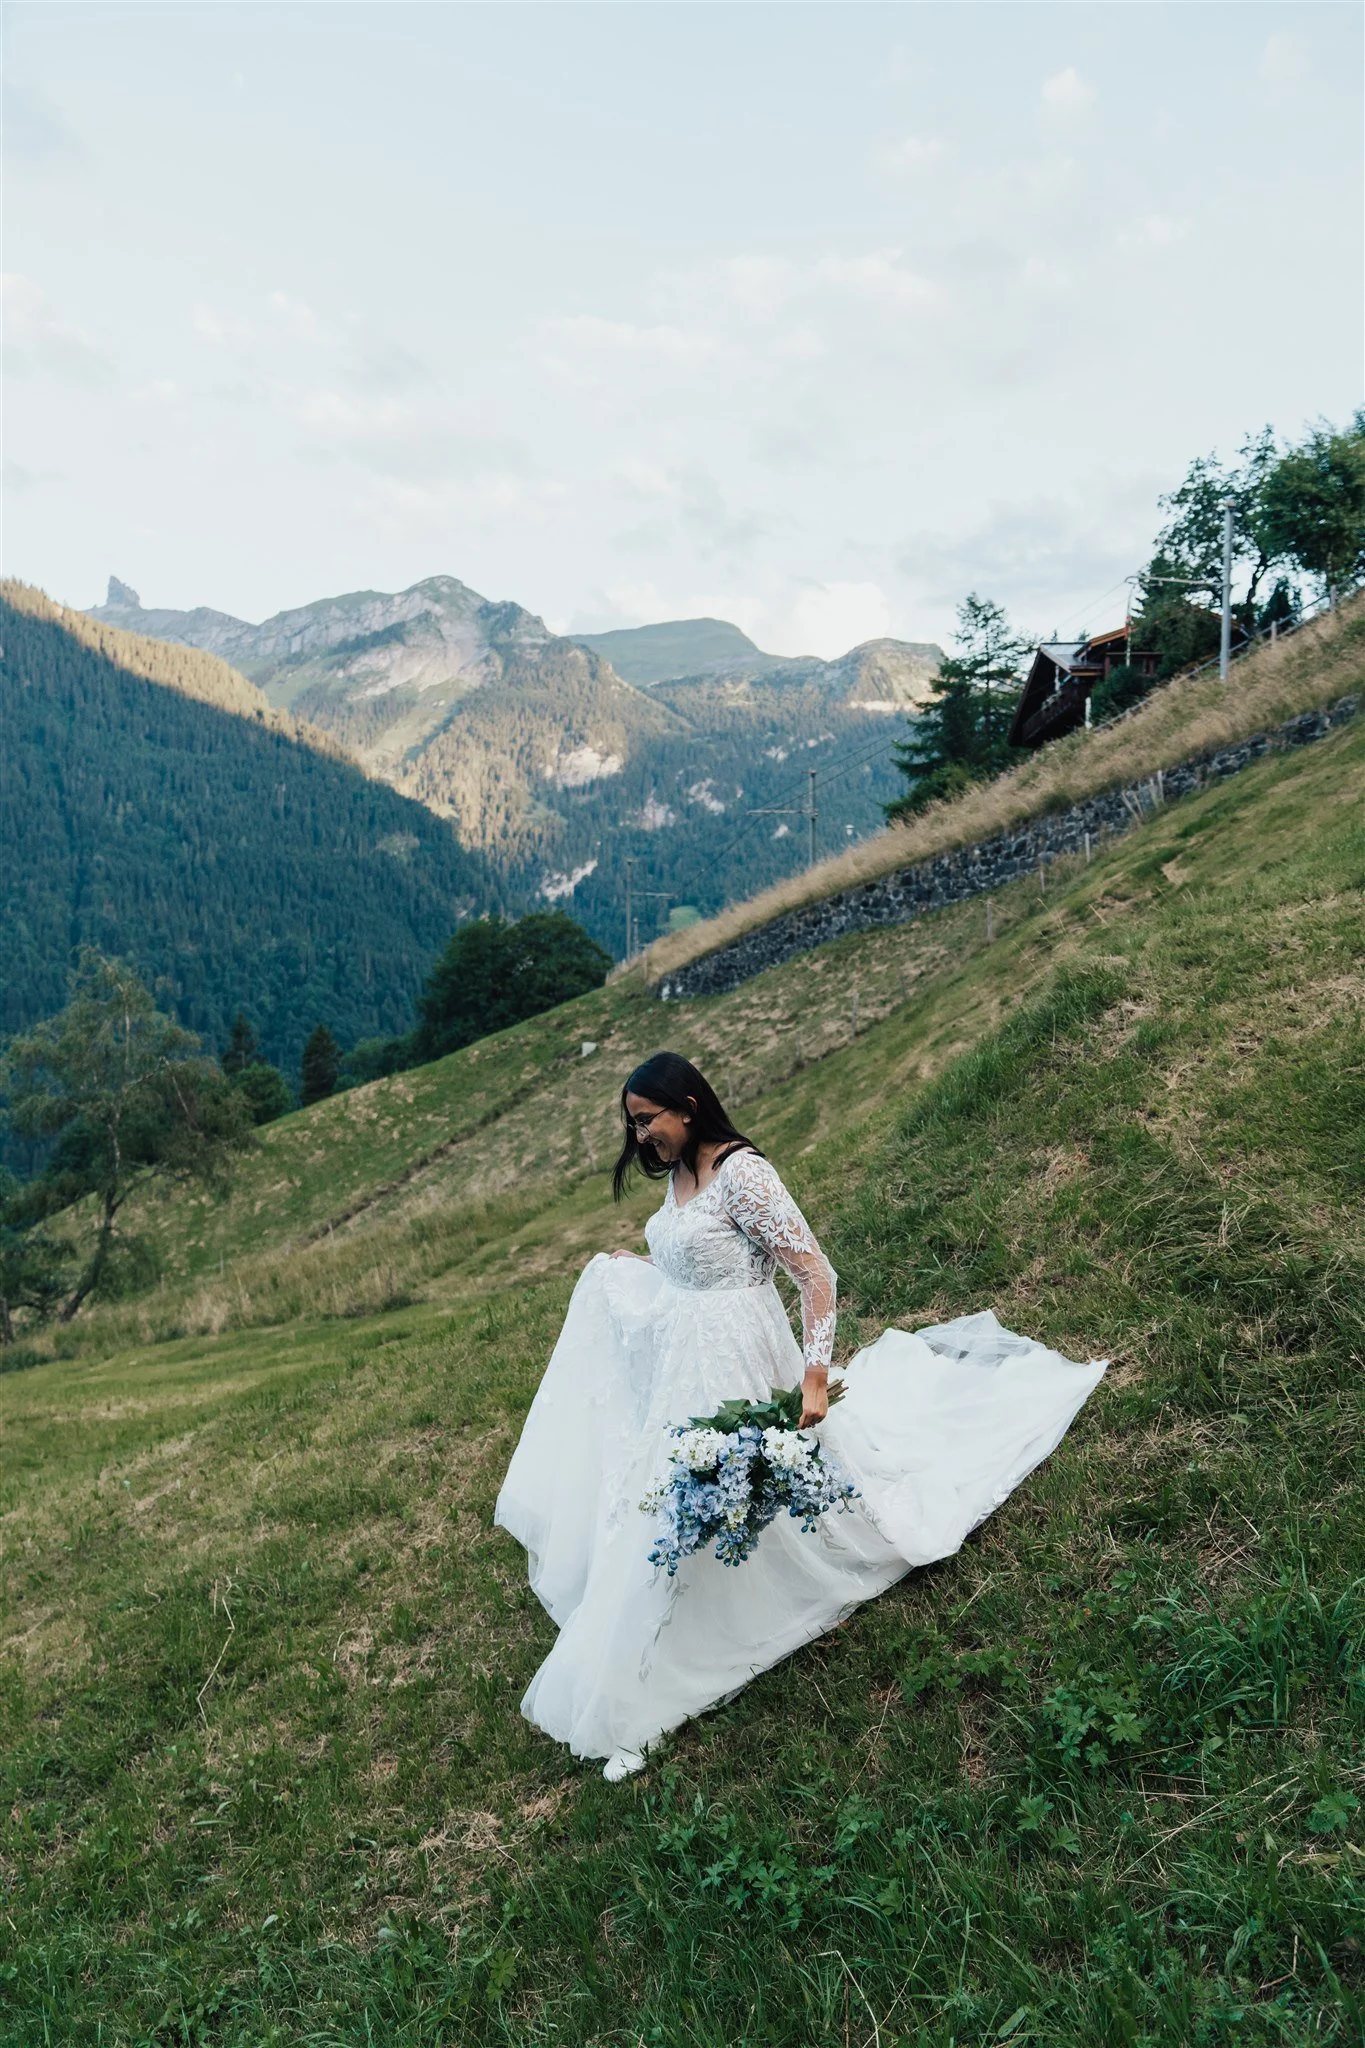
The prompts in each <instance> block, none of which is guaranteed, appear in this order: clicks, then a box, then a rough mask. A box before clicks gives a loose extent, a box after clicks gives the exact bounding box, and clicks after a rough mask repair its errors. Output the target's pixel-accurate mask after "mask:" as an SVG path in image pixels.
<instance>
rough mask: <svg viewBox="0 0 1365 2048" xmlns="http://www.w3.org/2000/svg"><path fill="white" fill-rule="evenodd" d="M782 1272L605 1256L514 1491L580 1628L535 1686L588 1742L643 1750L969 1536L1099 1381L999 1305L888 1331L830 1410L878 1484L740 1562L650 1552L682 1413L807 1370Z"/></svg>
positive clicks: (835, 1435) (531, 1422)
mask: <svg viewBox="0 0 1365 2048" xmlns="http://www.w3.org/2000/svg"><path fill="white" fill-rule="evenodd" d="M801 1369H802V1366H801V1352H800V1347H799V1346H798V1345H797V1343H796V1340H795V1338H794V1337H793V1336H792V1332H791V1328H790V1325H789V1324H788V1321H787V1316H786V1311H785V1309H784V1308H783V1306H782V1301H781V1297H780V1296H779V1294H778V1292H777V1289H776V1288H775V1287H774V1286H773V1285H772V1284H771V1282H769V1283H766V1284H764V1285H762V1286H758V1287H729V1288H693V1287H679V1286H677V1285H675V1284H674V1283H673V1282H671V1281H670V1280H668V1279H667V1278H665V1276H664V1275H663V1274H662V1273H661V1272H660V1271H659V1270H658V1269H657V1268H656V1267H654V1266H649V1265H645V1264H643V1263H642V1262H640V1261H638V1260H634V1259H610V1258H607V1257H605V1256H603V1255H599V1256H598V1257H596V1258H594V1259H592V1260H591V1261H590V1262H589V1264H588V1265H587V1267H586V1268H585V1269H584V1271H583V1273H582V1275H581V1277H580V1279H579V1281H578V1284H577V1286H576V1287H575V1289H574V1293H573V1298H572V1300H571V1302H570V1304H569V1311H568V1314H567V1315H566V1317H565V1319H564V1326H563V1329H562V1331H561V1333H560V1337H559V1341H558V1343H557V1344H556V1346H555V1349H554V1353H553V1356H552V1357H551V1359H550V1363H549V1366H548V1368H547V1370H546V1373H545V1377H544V1379H543V1380H542V1382H541V1385H540V1388H539V1390H538V1391H537V1394H536V1397H535V1400H534V1401H533V1403H532V1405H531V1410H530V1413H529V1414H528V1416H527V1418H526V1424H525V1427H524V1429H523V1431H522V1434H521V1439H520V1442H519V1443H518V1445H517V1448H516V1451H515V1452H514V1454H513V1457H512V1461H511V1464H510V1466H509V1467H508V1471H507V1477H506V1480H505V1481H504V1483H503V1487H502V1490H501V1492H500V1494H499V1496H498V1503H497V1509H496V1520H497V1522H498V1524H499V1525H500V1526H501V1527H502V1528H504V1529H506V1530H508V1531H509V1532H510V1533H511V1535H513V1536H514V1537H516V1539H517V1541H518V1542H519V1543H521V1544H522V1545H523V1546H524V1547H525V1549H526V1551H527V1554H528V1561H529V1572H530V1581H531V1586H532V1589H533V1590H534V1592H535V1593H536V1595H537V1597H538V1598H539V1599H540V1600H541V1602H542V1603H543V1605H544V1606H545V1608H546V1609H547V1611H548V1612H549V1614H550V1616H551V1618H552V1619H553V1620H554V1621H555V1622H556V1623H557V1625H558V1629H559V1633H558V1636H557V1637H556V1640H555V1643H554V1646H553V1648H552V1649H551V1651H550V1654H549V1656H548V1657H547V1658H546V1659H545V1662H544V1663H543V1664H542V1665H541V1667H540V1669H539V1671H538V1672H537V1673H536V1675H535V1677H534V1678H533V1680H532V1681H531V1684H530V1687H529V1689H528V1690H527V1692H526V1695H525V1697H524V1699H523V1700H522V1703H521V1709H522V1712H523V1714H525V1716H526V1718H527V1719H528V1720H529V1721H531V1722H532V1723H533V1724H534V1725H535V1726H536V1727H538V1728H540V1729H542V1730H543V1731H544V1732H545V1733H546V1734H547V1735H550V1736H553V1737H554V1738H555V1739H556V1740H557V1741H559V1742H563V1743H565V1744H567V1746H568V1747H569V1749H570V1750H571V1751H572V1752H573V1754H574V1755H575V1756H580V1757H607V1758H612V1757H619V1756H620V1755H622V1754H636V1755H638V1753H641V1752H643V1751H645V1750H646V1749H647V1748H648V1746H649V1745H650V1744H651V1743H652V1742H655V1741H657V1740H658V1738H659V1737H660V1736H661V1735H664V1734H666V1733H667V1732H668V1731H669V1730H670V1729H673V1728H676V1727H678V1726H679V1724H680V1723H681V1722H683V1721H685V1720H687V1719H689V1718H690V1717H691V1716H692V1715H695V1714H699V1713H701V1712H702V1711H703V1710H704V1709H705V1708H707V1707H712V1706H717V1705H719V1704H720V1703H721V1702H722V1701H724V1700H727V1699H731V1698H733V1697H734V1695H735V1694H736V1693H737V1692H738V1691H739V1690H740V1689H741V1688H742V1687H743V1686H744V1685H745V1684H747V1682H748V1681H749V1679H751V1678H752V1677H754V1676H755V1675H756V1673H758V1672H760V1671H765V1670H767V1669H768V1667H769V1666H770V1665H773V1664H775V1663H777V1662H778V1661H779V1660H780V1659H781V1658H783V1657H786V1656H789V1655H790V1654H791V1652H792V1651H794V1650H797V1649H799V1648H800V1647H801V1646H802V1645H803V1644H805V1643H808V1642H811V1641H812V1640H813V1639H814V1638H815V1637H816V1636H819V1635H822V1634H823V1633H824V1632H825V1631H826V1630H827V1629H830V1628H833V1627H834V1626H835V1625H836V1624H837V1623H838V1622H840V1621H842V1620H844V1619H845V1618H846V1617H847V1616H848V1615H849V1614H851V1613H852V1612H853V1610H854V1609H855V1608H856V1607H857V1606H859V1605H860V1603H861V1602H862V1601H864V1600H869V1599H871V1598H873V1596H874V1595H876V1594H878V1593H880V1592H883V1591H884V1590H885V1589H886V1588H887V1587H888V1586H890V1585H892V1584H894V1582H895V1581H896V1580H897V1579H899V1578H901V1577H902V1576H903V1575H904V1573H905V1572H907V1571H909V1570H910V1569H911V1568H912V1567H913V1566H916V1565H924V1564H929V1563H932V1562H933V1561H934V1560H935V1559H937V1558H942V1557H949V1556H951V1554H952V1553H953V1552H954V1551H955V1550H957V1548H958V1547H959V1545H960V1544H961V1543H962V1540H963V1538H964V1537H965V1536H966V1535H967V1534H968V1532H969V1531H970V1530H972V1529H973V1528H975V1527H976V1525H977V1523H979V1522H981V1521H982V1520H984V1518H985V1517H986V1516H987V1515H988V1514H990V1512H991V1510H992V1509H993V1508H996V1507H998V1506H999V1504H1000V1502H1001V1501H1003V1500H1004V1499H1005V1498H1006V1496H1007V1495H1008V1494H1009V1493H1010V1492H1012V1490H1013V1489H1014V1488H1015V1487H1016V1486H1017V1485H1018V1484H1019V1482H1020V1481H1021V1480H1022V1479H1024V1478H1025V1477H1026V1476H1027V1474H1028V1473H1030V1472H1031V1471H1032V1470H1033V1468H1034V1466H1035V1465H1037V1464H1039V1463H1040V1462H1041V1460H1042V1459H1044V1458H1046V1457H1047V1455H1048V1454H1049V1452H1050V1451H1052V1450H1053V1449H1054V1448H1055V1447H1056V1445H1057V1444H1058V1443H1059V1442H1060V1440H1061V1438H1062V1437H1063V1436H1064V1435H1065V1433H1066V1430H1067V1427H1068V1425H1069V1424H1070V1422H1071V1420H1072V1417H1073V1416H1074V1415H1075V1414H1076V1412H1077V1410H1078V1409H1079V1408H1080V1407H1081V1405H1082V1403H1083V1402H1084V1401H1085V1399H1086V1397H1087V1395H1088V1394H1089V1393H1090V1392H1091V1390H1092V1389H1093V1388H1094V1387H1095V1386H1096V1385H1097V1383H1098V1381H1099V1380H1100V1378H1101V1376H1102V1374H1103V1372H1104V1369H1105V1367H1104V1364H1103V1363H1102V1362H1098V1363H1091V1364H1089V1365H1077V1364H1073V1363H1072V1362H1071V1361H1070V1360H1069V1359H1066V1358H1063V1357H1062V1356H1061V1355H1060V1353H1058V1352H1055V1351H1049V1350H1047V1349H1045V1348H1044V1346H1042V1345H1041V1344H1035V1343H1033V1342H1032V1341H1031V1340H1030V1339H1029V1338H1027V1337H1016V1336H1014V1335H1012V1333H1011V1332H1010V1331H1008V1330H1006V1329H1004V1328H1002V1326H1001V1325H1000V1324H999V1323H998V1322H997V1321H996V1319H995V1316H994V1315H993V1314H992V1313H991V1311H990V1310H989V1309H987V1310H984V1311H983V1312H982V1313H980V1314H978V1315H972V1316H959V1317H957V1318H956V1319H955V1320H954V1321H952V1322H948V1323H940V1324H937V1325H935V1326H933V1327H932V1328H929V1329H924V1330H920V1331H918V1332H917V1333H915V1334H914V1335H912V1334H911V1333H910V1332H909V1331H906V1330H894V1329H892V1330H885V1331H883V1333H882V1335H881V1336H880V1337H879V1338H878V1339H877V1341H876V1342H875V1343H874V1344H871V1345H869V1346H868V1347H867V1348H866V1349H865V1350H863V1351H860V1352H858V1353H857V1354H856V1356H855V1357H853V1358H852V1359H850V1361H849V1362H848V1364H847V1366H846V1367H844V1368H843V1375H844V1379H845V1384H846V1390H847V1391H846V1394H845V1398H844V1399H843V1400H842V1401H841V1402H839V1403H838V1404H837V1405H836V1406H835V1407H834V1408H833V1409H831V1411H830V1414H829V1417H828V1419H827V1420H826V1421H825V1422H824V1423H822V1424H821V1425H820V1432H819V1433H820V1438H821V1441H822V1442H823V1444H824V1445H825V1448H826V1454H827V1455H829V1456H832V1457H834V1458H836V1459H837V1460H838V1462H839V1463H840V1464H841V1465H842V1466H843V1468H844V1470H845V1471H846V1473H847V1474H848V1476H849V1478H851V1479H852V1480H853V1483H854V1484H855V1486H857V1487H858V1489H859V1491H860V1494H861V1498H860V1499H859V1500H857V1501H856V1502H855V1503H854V1504H853V1506H852V1508H851V1510H850V1511H848V1512H846V1513H840V1512H831V1513H829V1514H827V1515H825V1516H823V1517H822V1519H821V1521H820V1523H819V1525H818V1527H817V1528H816V1530H815V1531H814V1532H812V1533H809V1534H804V1533H803V1532H802V1530H801V1528H800V1525H799V1523H797V1522H795V1521H793V1520H791V1519H789V1518H788V1517H786V1516H780V1517H779V1518H778V1520H777V1521H775V1522H773V1523H771V1524H770V1526H769V1527H768V1528H767V1529H765V1530H764V1532H763V1534H762V1536H761V1537H760V1538H759V1542H758V1548H757V1550H756V1551H755V1552H754V1553H753V1555H752V1556H751V1557H750V1558H749V1559H748V1561H747V1562H746V1563H744V1564H742V1565H740V1566H738V1567H735V1566H726V1565H722V1564H721V1563H719V1562H718V1560H717V1559H716V1558H715V1557H714V1556H713V1555H712V1554H711V1553H710V1552H709V1551H708V1552H704V1553H698V1554H696V1555H694V1556H692V1557H690V1558H686V1559H685V1560H684V1561H683V1563H682V1565H681V1566H680V1567H679V1570H678V1572H677V1573H676V1575H675V1576H674V1577H672V1578H670V1577H669V1576H668V1574H667V1572H666V1571H665V1570H664V1569H663V1568H662V1567H656V1566H653V1565H651V1564H650V1563H649V1562H648V1552H649V1549H650V1543H651V1540H652V1535H651V1523H650V1521H649V1518H648V1517H647V1516H646V1515H644V1514H642V1513H641V1511H640V1505H639V1504H640V1501H641V1500H642V1498H643V1497H644V1495H645V1493H646V1492H647V1490H648V1489H649V1487H650V1486H651V1485H652V1484H653V1483H654V1482H655V1480H656V1479H657V1478H658V1477H659V1476H660V1475H661V1473H662V1472H663V1471H664V1469H665V1467H666V1465H667V1462H668V1452H669V1448H670V1445H669V1439H668V1436H667V1431H668V1428H669V1425H670V1424H672V1423H677V1422H686V1421H687V1420H688V1419H689V1417H691V1416H693V1415H701V1414H705V1413H707V1412H709V1411H710V1410H712V1409H714V1408H715V1407H716V1406H717V1405H718V1404H719V1403H720V1402H721V1401H722V1400H725V1399H726V1398H728V1397H729V1396H731V1395H737V1396H741V1397H747V1398H751V1399H758V1400H762V1399H766V1397H767V1395H768V1393H769V1391H770V1389H772V1388H773V1387H790V1386H793V1385H795V1384H796V1383H797V1382H798V1381H799V1379H800V1377H801Z"/></svg>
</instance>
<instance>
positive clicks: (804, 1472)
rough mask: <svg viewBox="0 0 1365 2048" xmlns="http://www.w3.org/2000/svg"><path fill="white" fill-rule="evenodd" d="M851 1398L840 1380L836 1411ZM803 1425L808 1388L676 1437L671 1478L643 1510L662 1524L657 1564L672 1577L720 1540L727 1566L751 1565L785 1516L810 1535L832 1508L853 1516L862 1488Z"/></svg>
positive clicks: (699, 1423) (741, 1408)
mask: <svg viewBox="0 0 1365 2048" xmlns="http://www.w3.org/2000/svg"><path fill="white" fill-rule="evenodd" d="M843 1391H844V1389H843V1385H842V1383H841V1382H839V1381H836V1382H835V1383H834V1385H833V1386H832V1387H831V1388H830V1390H829V1398H830V1403H831V1406H832V1405H833V1403H834V1402H835V1401H838V1400H840V1399H841V1398H842V1396H843ZM800 1421H801V1389H800V1388H799V1387H790V1388H788V1389H787V1391H786V1392H785V1393H784V1392H782V1391H781V1390H780V1389H779V1388H776V1387H774V1389H773V1392H772V1399H771V1400H769V1401H737V1400H736V1401H722V1403H721V1405H720V1407H719V1408H718V1409H717V1410H716V1412H715V1414H714V1415H694V1416H693V1417H692V1419H691V1421H690V1422H687V1423H680V1424H679V1425H678V1426H677V1427H676V1428H675V1429H672V1430H670V1431H669V1435H670V1436H672V1437H674V1438H675V1439H676V1442H675V1444H674V1447H673V1450H672V1451H671V1452H670V1454H669V1470H668V1472H667V1474H666V1475H665V1477H664V1478H663V1479H662V1480H660V1482H659V1484H658V1485H657V1486H656V1487H655V1488H654V1489H653V1491H652V1492H651V1493H648V1494H646V1496H645V1498H644V1499H643V1500H642V1501H641V1502H640V1506H641V1508H642V1509H643V1510H644V1512H645V1513H646V1514H650V1515H653V1516H655V1518H656V1520H655V1531H654V1545H653V1548H652V1549H651V1551H650V1553H649V1561H650V1563H651V1564H655V1565H658V1564H662V1565H667V1567H668V1575H669V1577H670V1578H671V1577H672V1576H673V1574H674V1572H676V1571H677V1569H678V1566H679V1565H680V1564H681V1562H682V1560H683V1559H684V1558H685V1557H690V1556H691V1555H692V1552H693V1551H694V1550H702V1549H704V1548H705V1547H706V1545H707V1544H708V1543H710V1542H711V1541H712V1539H713V1538H714V1540H715V1546H716V1556H717V1557H718V1558H719V1559H720V1561H721V1563H722V1564H743V1562H744V1560H745V1558H746V1557H750V1556H752V1554H753V1552H754V1550H755V1548H756V1546H757V1544H758V1539H759V1537H760V1536H761V1535H762V1533H763V1531H764V1530H765V1529H766V1528H767V1526H768V1524H769V1522H771V1521H775V1520H776V1518H777V1516H778V1515H779V1514H780V1513H781V1512H782V1510H783V1508H785V1509H786V1511H787V1513H788V1514H789V1515H791V1516H792V1517H793V1518H795V1519H799V1521H800V1523H801V1527H802V1529H803V1530H805V1531H807V1532H809V1531H810V1530H812V1529H814V1527H815V1525H816V1523H817V1522H818V1521H819V1519H820V1517H821V1515H823V1514H827V1513H828V1511H829V1510H830V1508H833V1507H837V1508H839V1509H840V1510H841V1511H845V1510H847V1508H848V1505H849V1503H850V1501H854V1500H856V1499H857V1498H858V1489H857V1487H856V1486H854V1485H853V1484H852V1483H851V1481H849V1480H847V1479H845V1477H844V1475H843V1473H842V1472H841V1471H840V1469H839V1467H838V1466H837V1465H836V1464H835V1463H833V1461H832V1460H830V1459H827V1458H826V1457H825V1455H824V1452H823V1451H822V1450H821V1447H820V1445H819V1444H818V1443H817V1442H816V1440H815V1438H814V1437H813V1436H811V1435H810V1433H809V1432H808V1431H804V1430H802V1429H801V1428H800V1427H799V1426H798V1425H799V1424H800Z"/></svg>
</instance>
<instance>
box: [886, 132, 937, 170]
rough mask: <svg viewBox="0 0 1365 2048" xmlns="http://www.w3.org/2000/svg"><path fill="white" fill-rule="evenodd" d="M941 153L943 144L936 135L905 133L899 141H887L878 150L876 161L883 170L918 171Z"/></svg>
mask: <svg viewBox="0 0 1365 2048" xmlns="http://www.w3.org/2000/svg"><path fill="white" fill-rule="evenodd" d="M942 154H943V144H942V143H941V142H940V141H939V139H938V137H937V136H936V135H906V136H903V137H902V138H901V140H900V141H899V142H888V143H887V145H886V147H885V148H884V149H882V150H880V151H879V152H878V155H877V161H878V163H879V164H880V165H881V167H882V169H883V170H884V171H891V172H893V173H899V172H905V171H918V170H922V169H923V167H924V166H925V164H931V163H933V162H935V160H936V159H937V158H938V157H940V156H942Z"/></svg>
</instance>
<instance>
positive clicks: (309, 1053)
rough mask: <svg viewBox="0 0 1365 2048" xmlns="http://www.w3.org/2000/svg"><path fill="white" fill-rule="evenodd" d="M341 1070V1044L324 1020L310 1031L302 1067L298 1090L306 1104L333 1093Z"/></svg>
mask: <svg viewBox="0 0 1365 2048" xmlns="http://www.w3.org/2000/svg"><path fill="white" fill-rule="evenodd" d="M340 1072H341V1047H340V1046H339V1045H338V1044H337V1042H336V1040H335V1039H334V1038H333V1036H332V1034H331V1032H330V1031H329V1030H328V1029H327V1026H326V1025H325V1024H319V1025H318V1026H317V1027H316V1029H315V1030H314V1031H313V1032H311V1033H310V1035H309V1039H308V1043H307V1044H306V1045H305V1046H304V1048H303V1060H302V1062H301V1065H300V1068H299V1083H300V1087H299V1093H300V1096H301V1098H302V1100H303V1103H304V1105H305V1107H306V1106H307V1105H308V1104H309V1103H310V1102H322V1101H323V1100H324V1099H325V1098H326V1097H327V1096H328V1095H331V1094H332V1093H333V1092H334V1091H335V1088H336V1085H337V1076H338V1074H339V1073H340Z"/></svg>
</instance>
